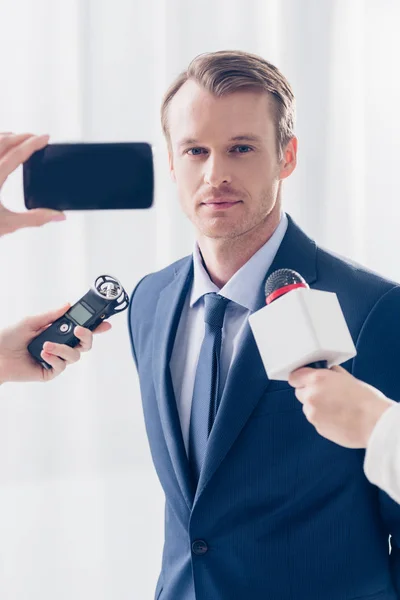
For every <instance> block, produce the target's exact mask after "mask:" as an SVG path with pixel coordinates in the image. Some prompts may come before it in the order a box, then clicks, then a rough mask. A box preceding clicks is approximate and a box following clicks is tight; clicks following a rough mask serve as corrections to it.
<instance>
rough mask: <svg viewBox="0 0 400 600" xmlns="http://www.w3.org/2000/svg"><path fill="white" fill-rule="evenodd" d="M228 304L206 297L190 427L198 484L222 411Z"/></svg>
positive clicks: (191, 460) (192, 463)
mask: <svg viewBox="0 0 400 600" xmlns="http://www.w3.org/2000/svg"><path fill="white" fill-rule="evenodd" d="M228 302H229V300H227V299H226V298H224V297H223V296H219V295H218V294H215V293H212V294H206V295H205V296H204V305H205V307H204V321H205V333H204V339H203V343H202V345H201V349H200V355H199V362H198V363H197V370H196V377H195V382H194V388H193V399H192V410H191V415H190V425H189V463H190V468H191V471H192V474H193V478H194V480H195V483H196V485H197V482H198V480H199V476H200V471H201V467H202V465H203V460H204V455H205V452H206V446H207V440H208V436H209V434H210V431H211V427H212V426H213V423H214V419H215V416H216V414H217V410H218V400H219V398H218V392H219V373H220V353H221V341H222V325H223V322H224V316H225V310H226V306H227V304H228Z"/></svg>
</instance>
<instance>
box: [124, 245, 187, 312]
mask: <svg viewBox="0 0 400 600" xmlns="http://www.w3.org/2000/svg"><path fill="white" fill-rule="evenodd" d="M191 260H192V257H191V256H186V257H185V258H181V259H180V260H177V261H176V262H174V263H172V264H170V265H168V266H167V267H164V268H163V269H161V270H160V271H156V272H154V273H149V274H148V275H146V276H145V277H143V279H141V280H140V281H139V282H138V283H137V284H136V286H135V288H134V290H133V292H132V294H131V306H132V304H134V305H135V312H136V313H137V311H138V310H141V309H143V310H145V311H146V312H149V311H151V310H153V308H155V306H156V304H157V301H158V297H159V295H160V293H161V292H162V290H163V289H164V288H165V287H167V286H168V285H169V284H170V283H171V281H172V280H173V279H174V278H175V277H176V275H177V274H178V273H179V272H180V271H181V269H184V268H185V267H187V265H188V263H190V261H191Z"/></svg>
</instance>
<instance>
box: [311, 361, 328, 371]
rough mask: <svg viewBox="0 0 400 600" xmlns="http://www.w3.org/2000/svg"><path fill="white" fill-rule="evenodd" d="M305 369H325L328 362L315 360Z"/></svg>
mask: <svg viewBox="0 0 400 600" xmlns="http://www.w3.org/2000/svg"><path fill="white" fill-rule="evenodd" d="M306 367H310V368H311V369H327V368H328V361H327V360H316V361H315V362H313V363H310V364H309V365H306Z"/></svg>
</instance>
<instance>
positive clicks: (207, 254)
mask: <svg viewBox="0 0 400 600" xmlns="http://www.w3.org/2000/svg"><path fill="white" fill-rule="evenodd" d="M279 221H280V211H279V212H277V214H270V215H269V216H268V218H267V219H266V220H265V221H264V223H263V224H262V225H261V226H259V227H258V228H257V230H255V229H253V230H251V231H249V232H248V233H246V234H244V235H242V236H238V237H236V238H233V239H213V238H206V237H201V238H199V239H198V245H199V248H200V252H201V255H202V259H203V263H204V267H205V268H206V269H207V272H208V274H209V276H210V279H211V281H213V283H215V285H216V286H217V287H219V288H222V287H223V286H224V285H225V284H226V283H227V282H228V281H229V280H230V279H231V277H233V275H234V274H235V273H236V272H237V271H239V269H241V268H242V267H243V265H245V264H246V263H247V261H249V260H250V258H251V257H252V256H254V254H255V253H256V252H258V250H259V249H260V248H262V246H264V244H265V243H266V242H267V241H268V240H269V239H270V238H271V236H272V235H273V233H274V231H275V230H276V228H277V227H278V225H279Z"/></svg>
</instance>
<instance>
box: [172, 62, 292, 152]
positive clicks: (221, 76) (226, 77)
mask: <svg viewBox="0 0 400 600" xmlns="http://www.w3.org/2000/svg"><path fill="white" fill-rule="evenodd" d="M188 80H192V81H195V82H196V83H198V84H199V85H201V86H202V87H203V88H204V89H205V90H207V91H208V92H210V93H212V94H214V95H215V96H225V95H227V94H232V93H234V92H237V91H242V90H253V91H261V92H262V91H264V92H266V93H268V94H269V95H270V96H271V99H272V105H273V108H274V115H273V117H274V122H275V131H276V144H277V149H278V154H279V157H280V158H282V155H283V150H284V148H285V146H286V144H287V143H288V142H289V140H290V139H291V138H292V137H293V136H294V122H295V99H294V94H293V91H292V88H291V86H290V84H289V82H288V81H287V79H286V78H285V77H284V76H283V75H282V73H281V72H280V71H279V69H277V68H276V67H275V66H274V65H272V64H271V63H269V62H268V61H266V60H264V59H263V58H261V57H260V56H257V55H255V54H249V53H248V52H242V51H228V50H222V51H219V52H210V53H206V54H200V55H199V56H197V57H196V58H195V59H194V60H192V62H191V63H190V64H189V66H188V68H187V70H186V71H183V73H181V74H180V75H179V76H178V77H177V79H176V80H175V81H174V82H173V83H172V85H171V86H170V88H169V89H168V90H167V92H166V94H165V96H164V99H163V102H162V106H161V124H162V128H163V132H164V135H165V137H166V139H167V142H168V144H169V143H170V137H169V125H168V107H169V104H170V102H171V100H172V99H173V97H174V96H175V94H176V93H177V92H178V90H179V89H180V88H181V87H182V85H183V84H184V83H185V82H186V81H188Z"/></svg>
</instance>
